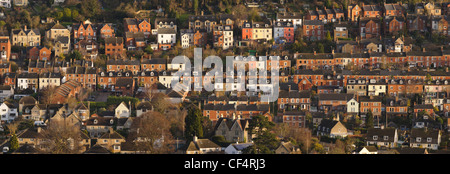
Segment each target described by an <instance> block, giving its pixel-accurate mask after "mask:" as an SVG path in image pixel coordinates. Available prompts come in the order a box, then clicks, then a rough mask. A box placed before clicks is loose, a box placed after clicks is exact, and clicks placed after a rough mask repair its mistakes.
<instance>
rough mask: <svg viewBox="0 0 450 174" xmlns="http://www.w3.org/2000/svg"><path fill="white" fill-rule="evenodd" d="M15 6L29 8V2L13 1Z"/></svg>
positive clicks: (22, 0)
mask: <svg viewBox="0 0 450 174" xmlns="http://www.w3.org/2000/svg"><path fill="white" fill-rule="evenodd" d="M12 3H13V4H14V6H27V5H28V0H12Z"/></svg>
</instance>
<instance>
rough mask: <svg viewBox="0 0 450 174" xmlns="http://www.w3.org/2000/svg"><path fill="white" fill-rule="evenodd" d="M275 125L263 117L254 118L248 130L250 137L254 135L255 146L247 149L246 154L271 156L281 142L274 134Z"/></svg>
mask: <svg viewBox="0 0 450 174" xmlns="http://www.w3.org/2000/svg"><path fill="white" fill-rule="evenodd" d="M274 126H275V124H274V123H273V122H271V121H270V120H269V119H268V118H267V117H265V116H263V115H257V116H254V117H252V120H251V121H250V123H249V127H248V128H247V130H248V131H249V134H250V135H254V137H255V138H253V142H254V145H252V146H250V147H248V148H246V149H245V151H244V153H250V154H270V153H273V152H272V150H274V149H275V148H277V146H278V145H279V141H278V140H277V139H276V136H275V134H274V133H272V131H273V128H274Z"/></svg>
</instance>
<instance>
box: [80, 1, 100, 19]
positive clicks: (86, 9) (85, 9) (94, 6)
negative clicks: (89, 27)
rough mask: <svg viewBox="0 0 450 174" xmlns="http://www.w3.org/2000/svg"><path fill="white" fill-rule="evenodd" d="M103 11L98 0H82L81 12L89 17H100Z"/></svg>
mask: <svg viewBox="0 0 450 174" xmlns="http://www.w3.org/2000/svg"><path fill="white" fill-rule="evenodd" d="M100 13H101V9H100V3H99V1H98V0H83V1H82V2H81V14H83V15H84V16H86V17H87V18H93V17H98V16H99V15H100Z"/></svg>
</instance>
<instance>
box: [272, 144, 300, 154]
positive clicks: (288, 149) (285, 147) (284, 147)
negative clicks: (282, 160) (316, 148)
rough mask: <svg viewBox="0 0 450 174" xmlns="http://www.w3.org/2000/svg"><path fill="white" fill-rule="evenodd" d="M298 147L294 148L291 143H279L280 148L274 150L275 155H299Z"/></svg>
mask: <svg viewBox="0 0 450 174" xmlns="http://www.w3.org/2000/svg"><path fill="white" fill-rule="evenodd" d="M301 153H302V152H301V150H300V147H299V146H295V145H294V144H292V143H291V142H281V144H280V146H278V148H277V149H275V154H301Z"/></svg>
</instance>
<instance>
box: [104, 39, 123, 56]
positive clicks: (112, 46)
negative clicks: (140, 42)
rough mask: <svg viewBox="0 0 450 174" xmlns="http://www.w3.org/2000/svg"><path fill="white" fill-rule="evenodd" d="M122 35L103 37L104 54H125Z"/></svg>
mask: <svg viewBox="0 0 450 174" xmlns="http://www.w3.org/2000/svg"><path fill="white" fill-rule="evenodd" d="M123 42H124V41H123V37H110V38H106V39H105V54H106V55H107V56H111V57H123V56H124V54H125V51H124V43H123Z"/></svg>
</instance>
